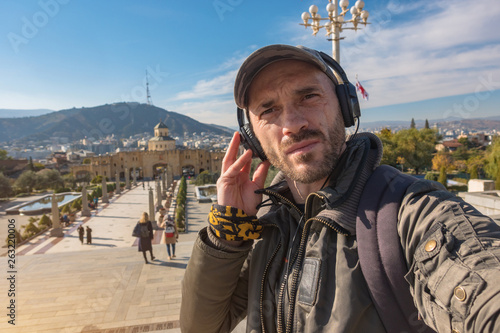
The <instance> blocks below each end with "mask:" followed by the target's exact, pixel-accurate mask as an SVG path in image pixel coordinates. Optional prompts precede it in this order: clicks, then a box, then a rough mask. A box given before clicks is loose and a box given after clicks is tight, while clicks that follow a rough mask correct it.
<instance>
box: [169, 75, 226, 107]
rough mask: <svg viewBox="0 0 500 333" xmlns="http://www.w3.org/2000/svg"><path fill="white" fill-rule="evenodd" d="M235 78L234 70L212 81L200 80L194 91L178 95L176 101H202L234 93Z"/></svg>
mask: <svg viewBox="0 0 500 333" xmlns="http://www.w3.org/2000/svg"><path fill="white" fill-rule="evenodd" d="M235 78H236V71H235V70H232V71H229V72H226V73H224V74H222V75H220V76H217V77H215V78H213V79H211V80H200V81H198V82H197V83H196V84H195V86H194V87H193V89H191V90H189V91H182V92H180V93H178V94H177V95H176V97H175V98H174V100H189V99H200V98H204V97H207V96H219V95H225V94H229V93H232V92H233V85H234V79H235Z"/></svg>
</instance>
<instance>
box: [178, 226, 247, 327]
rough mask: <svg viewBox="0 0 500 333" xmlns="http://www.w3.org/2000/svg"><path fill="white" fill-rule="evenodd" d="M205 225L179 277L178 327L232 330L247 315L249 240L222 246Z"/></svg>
mask: <svg viewBox="0 0 500 333" xmlns="http://www.w3.org/2000/svg"><path fill="white" fill-rule="evenodd" d="M209 232H211V231H210V230H208V228H204V229H202V230H201V231H200V233H199V235H198V238H197V240H196V241H195V244H194V246H193V252H192V254H191V258H190V259H189V263H188V266H187V268H186V273H185V275H184V279H183V281H182V302H181V312H180V324H181V330H182V332H184V333H188V332H207V333H211V332H231V330H232V329H233V328H234V327H236V325H237V324H238V323H239V322H240V321H241V320H242V319H243V318H245V316H246V311H247V299H248V270H247V267H248V265H247V264H246V263H245V262H246V260H247V259H248V260H249V253H250V250H251V248H252V243H253V242H252V241H246V242H245V243H244V244H243V245H242V246H241V247H238V248H231V249H227V248H225V249H224V245H223V244H214V242H217V240H216V239H215V236H214V235H211V237H209V235H208V233H209Z"/></svg>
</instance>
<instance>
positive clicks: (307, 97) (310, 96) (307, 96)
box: [304, 94, 318, 99]
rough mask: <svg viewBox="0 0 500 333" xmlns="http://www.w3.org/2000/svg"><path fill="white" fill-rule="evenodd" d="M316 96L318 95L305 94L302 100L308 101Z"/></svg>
mask: <svg viewBox="0 0 500 333" xmlns="http://www.w3.org/2000/svg"><path fill="white" fill-rule="evenodd" d="M316 96H318V94H307V95H306V96H305V97H304V99H310V98H313V97H316Z"/></svg>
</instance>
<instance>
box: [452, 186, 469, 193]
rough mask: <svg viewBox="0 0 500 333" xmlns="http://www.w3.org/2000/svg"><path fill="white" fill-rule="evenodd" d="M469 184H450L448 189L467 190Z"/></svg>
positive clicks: (455, 190)
mask: <svg viewBox="0 0 500 333" xmlns="http://www.w3.org/2000/svg"><path fill="white" fill-rule="evenodd" d="M467 190H468V186H467V185H451V186H448V191H450V192H467Z"/></svg>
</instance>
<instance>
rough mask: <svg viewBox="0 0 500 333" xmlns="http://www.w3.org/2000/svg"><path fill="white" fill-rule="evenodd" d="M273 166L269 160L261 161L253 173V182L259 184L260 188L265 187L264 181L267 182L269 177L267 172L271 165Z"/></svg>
mask: <svg viewBox="0 0 500 333" xmlns="http://www.w3.org/2000/svg"><path fill="white" fill-rule="evenodd" d="M270 166H271V163H270V162H269V161H264V162H261V163H260V164H259V165H258V166H257V169H256V170H255V172H254V174H253V180H252V181H253V182H254V184H255V185H257V187H258V188H263V187H264V183H265V182H266V177H267V172H268V171H269V167H270Z"/></svg>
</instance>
